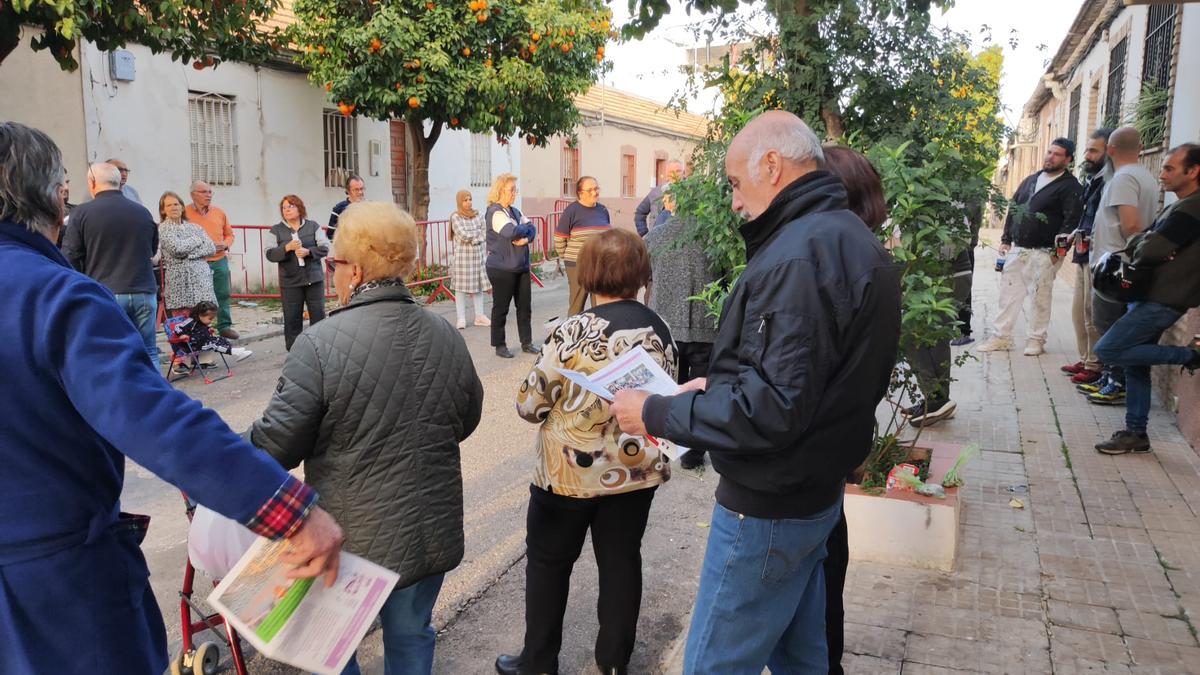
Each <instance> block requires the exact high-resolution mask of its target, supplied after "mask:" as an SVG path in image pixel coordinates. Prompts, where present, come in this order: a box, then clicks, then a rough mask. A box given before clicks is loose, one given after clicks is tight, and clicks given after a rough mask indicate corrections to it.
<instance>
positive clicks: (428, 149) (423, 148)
mask: <svg viewBox="0 0 1200 675" xmlns="http://www.w3.org/2000/svg"><path fill="white" fill-rule="evenodd" d="M405 126H406V127H408V133H409V137H410V138H412V142H413V205H412V207H413V208H412V215H413V218H414V219H416V221H417V223H421V222H422V221H425V220H428V219H429V156H430V155H431V154H432V153H433V146H434V145H436V144H437V141H438V137H439V136H441V135H442V123H441V122H434V123H433V126H432V127H431V128H430V129H429V135H428V136H426V135H425V125H424V123H422V122H420V121H416V122H413V121H410V122H408V123H407V124H405ZM417 256H418V260H420V262H421V264H422V265H423V264H424V263H425V260H426V254H425V226H424V225H420V224H419V225H418V226H417Z"/></svg>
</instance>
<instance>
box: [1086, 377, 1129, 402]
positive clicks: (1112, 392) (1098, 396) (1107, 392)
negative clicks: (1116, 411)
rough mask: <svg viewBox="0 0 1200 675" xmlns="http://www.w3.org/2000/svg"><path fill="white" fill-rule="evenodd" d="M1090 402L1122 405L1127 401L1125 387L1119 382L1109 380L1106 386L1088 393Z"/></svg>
mask: <svg viewBox="0 0 1200 675" xmlns="http://www.w3.org/2000/svg"><path fill="white" fill-rule="evenodd" d="M1087 399H1088V402H1089V403H1098V404H1100V405H1121V404H1122V403H1124V402H1125V387H1124V386H1123V385H1121V384H1119V383H1118V382H1115V381H1113V380H1109V381H1108V384H1106V385H1104V388H1103V389H1101V390H1100V391H1098V392H1096V393H1094V394H1088V397H1087Z"/></svg>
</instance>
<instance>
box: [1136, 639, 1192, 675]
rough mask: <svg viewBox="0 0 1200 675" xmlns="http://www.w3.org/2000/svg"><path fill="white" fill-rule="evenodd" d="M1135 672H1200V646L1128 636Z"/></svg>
mask: <svg viewBox="0 0 1200 675" xmlns="http://www.w3.org/2000/svg"><path fill="white" fill-rule="evenodd" d="M1127 641H1128V643H1129V652H1130V653H1131V654H1133V668H1134V672H1158V673H1200V648H1197V647H1182V646H1180V645H1174V644H1170V643H1168V642H1157V641H1154V640H1142V639H1140V638H1133V637H1131V638H1128V640H1127Z"/></svg>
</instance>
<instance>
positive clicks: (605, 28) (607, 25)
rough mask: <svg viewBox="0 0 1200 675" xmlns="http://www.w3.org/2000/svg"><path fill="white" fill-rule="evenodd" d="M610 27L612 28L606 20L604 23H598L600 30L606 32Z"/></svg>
mask: <svg viewBox="0 0 1200 675" xmlns="http://www.w3.org/2000/svg"><path fill="white" fill-rule="evenodd" d="M610 26H612V24H611V23H609V22H608V19H605V20H604V21H602V22H600V28H602V29H604V30H608V29H609V27H610Z"/></svg>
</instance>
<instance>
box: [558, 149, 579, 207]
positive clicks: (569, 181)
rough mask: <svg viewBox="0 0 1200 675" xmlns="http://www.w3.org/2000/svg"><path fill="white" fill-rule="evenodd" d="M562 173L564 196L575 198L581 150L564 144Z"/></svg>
mask: <svg viewBox="0 0 1200 675" xmlns="http://www.w3.org/2000/svg"><path fill="white" fill-rule="evenodd" d="M561 173H562V196H563V197H571V198H574V197H575V196H576V195H575V183H576V181H578V180H579V148H572V147H571V146H570V145H568V144H566V143H563V147H562V164H561Z"/></svg>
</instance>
